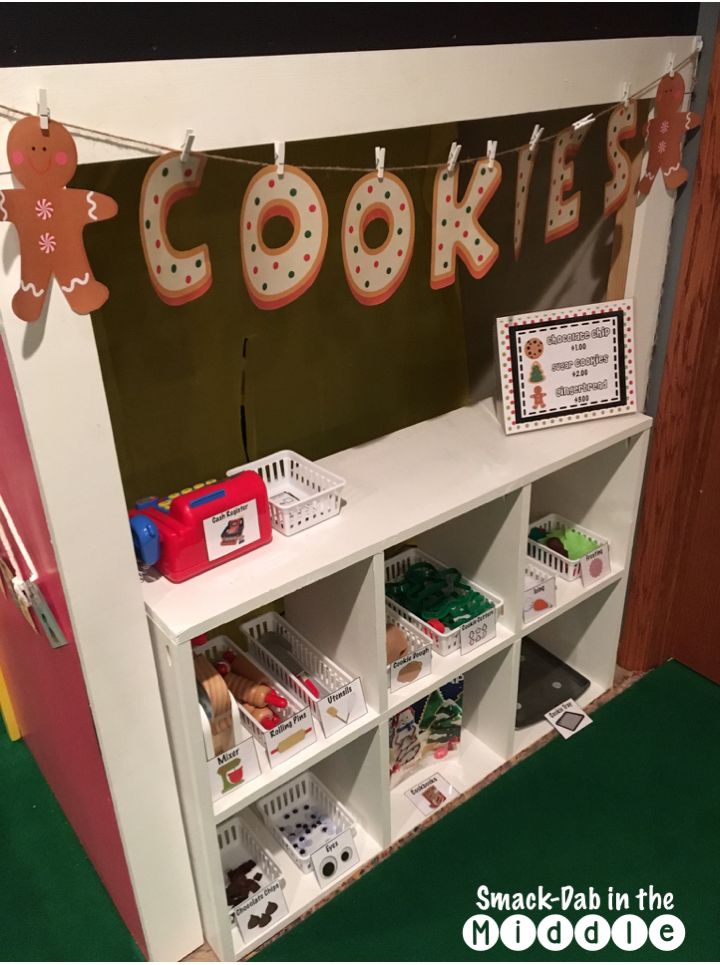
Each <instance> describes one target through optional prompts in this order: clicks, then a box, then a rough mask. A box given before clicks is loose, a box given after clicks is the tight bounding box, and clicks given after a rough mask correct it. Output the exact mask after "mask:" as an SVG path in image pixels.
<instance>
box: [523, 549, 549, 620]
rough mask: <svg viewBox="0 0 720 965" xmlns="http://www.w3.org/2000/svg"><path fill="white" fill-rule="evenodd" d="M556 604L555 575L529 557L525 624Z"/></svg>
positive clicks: (526, 566) (526, 580)
mask: <svg viewBox="0 0 720 965" xmlns="http://www.w3.org/2000/svg"><path fill="white" fill-rule="evenodd" d="M556 602H557V582H556V579H555V574H554V573H553V572H552V570H548V569H546V568H545V567H544V566H540V564H539V563H536V562H535V561H534V560H533V559H532V558H531V557H528V558H527V560H526V561H525V572H524V578H523V622H524V623H530V622H532V620H533V619H534V618H536V617H537V616H539V614H540V613H542V612H543V611H544V610H548V609H552V608H553V607H554V606H555V604H556Z"/></svg>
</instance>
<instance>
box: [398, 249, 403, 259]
mask: <svg viewBox="0 0 720 965" xmlns="http://www.w3.org/2000/svg"><path fill="white" fill-rule="evenodd" d="M398 258H402V248H398Z"/></svg>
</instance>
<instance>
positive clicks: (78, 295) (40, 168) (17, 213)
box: [0, 117, 118, 322]
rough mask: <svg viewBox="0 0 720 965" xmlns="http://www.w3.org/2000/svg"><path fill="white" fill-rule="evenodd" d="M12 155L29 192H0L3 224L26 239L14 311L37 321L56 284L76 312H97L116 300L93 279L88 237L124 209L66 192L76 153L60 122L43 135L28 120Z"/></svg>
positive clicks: (93, 195)
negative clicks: (95, 224)
mask: <svg viewBox="0 0 720 965" xmlns="http://www.w3.org/2000/svg"><path fill="white" fill-rule="evenodd" d="M7 155H8V160H9V162H10V170H11V171H12V173H13V174H14V175H15V177H16V178H17V179H18V181H19V182H20V183H21V185H22V187H21V188H10V189H6V190H5V191H0V221H11V222H12V223H13V224H14V225H15V227H16V229H17V232H18V235H19V238H20V288H19V289H18V291H17V292H16V293H15V295H14V297H13V300H12V307H13V311H14V312H15V314H16V315H17V317H18V318H22V319H23V321H26V322H34V321H35V320H36V319H38V318H39V317H40V314H41V313H42V310H43V306H44V304H45V299H46V298H47V295H48V291H49V289H50V283H51V281H52V279H53V277H54V278H55V279H56V280H57V282H58V284H59V285H60V290H61V291H62V292H63V294H64V295H65V298H66V299H67V302H68V304H69V305H70V307H71V308H72V310H73V311H74V312H77V313H78V314H79V315H87V314H88V313H89V312H93V311H95V310H96V309H98V308H100V306H101V305H104V304H105V302H106V301H107V298H108V294H109V292H108V289H107V288H106V286H105V285H103V284H102V283H101V282H99V281H97V280H96V279H95V277H94V276H93V273H92V269H91V268H90V263H89V262H88V258H87V254H86V253H85V245H84V244H83V236H82V233H83V229H84V227H85V225H88V224H92V223H93V222H94V221H105V220H106V219H107V218H112V217H114V216H115V214H117V209H118V208H117V204H116V203H115V201H113V199H112V198H110V197H108V196H107V195H106V194H98V193H97V192H95V191H87V190H86V189H85V188H68V187H67V184H68V182H69V181H70V179H71V178H72V177H73V175H74V174H75V169H76V168H77V149H76V147H75V142H74V141H73V139H72V136H71V134H70V132H69V131H68V130H67V129H66V128H65V127H63V125H62V124H58V123H57V121H49V123H48V129H47V131H43V130H42V129H41V127H40V120H39V118H37V117H24V118H22V120H20V121H18V122H17V123H16V124H14V125H13V126H12V128H11V130H10V134H9V135H8V140H7Z"/></svg>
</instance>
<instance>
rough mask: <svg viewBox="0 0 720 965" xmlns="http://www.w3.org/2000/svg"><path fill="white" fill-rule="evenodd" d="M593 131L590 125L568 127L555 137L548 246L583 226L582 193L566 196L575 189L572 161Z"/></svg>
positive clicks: (551, 172) (546, 228) (548, 213)
mask: <svg viewBox="0 0 720 965" xmlns="http://www.w3.org/2000/svg"><path fill="white" fill-rule="evenodd" d="M589 130H590V124H584V125H583V126H582V127H579V128H577V129H575V128H574V127H568V128H566V129H565V130H564V131H560V133H559V134H558V136H557V137H556V138H555V143H554V144H553V156H552V165H551V168H550V192H549V194H548V207H547V218H546V220H545V242H546V243H547V242H548V241H556V240H557V239H558V238H564V237H565V235H569V234H570V233H571V232H572V231H574V230H575V229H576V228H577V226H578V225H579V224H580V201H581V200H582V199H581V194H580V192H579V191H576V192H575V194H573V195H572V196H571V197H569V198H565V195H566V194H568V192H570V191H572V186H573V179H574V175H575V165H574V164H573V162H572V158H574V157H575V155H576V154H577V152H578V151H579V150H580V147H581V145H582V142H583V141H584V140H585V135H586V134H587V132H588V131H589Z"/></svg>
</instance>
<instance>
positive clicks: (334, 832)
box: [256, 771, 356, 874]
mask: <svg viewBox="0 0 720 965" xmlns="http://www.w3.org/2000/svg"><path fill="white" fill-rule="evenodd" d="M256 806H257V809H258V811H259V812H260V817H261V818H262V819H263V821H264V822H265V824H266V825H267V827H268V828H269V829H270V833H271V834H272V835H273V837H274V838H275V839H276V840H277V841H278V842H279V843H280V844H281V845H282V847H283V848H284V849H285V851H287V853H288V854H289V855H290V857H291V858H292V860H293V861H294V862H295V864H296V865H297V866H298V868H300V870H301V871H302V872H303V873H305V874H307V873H308V872H309V871H310V870H311V868H312V860H311V855H312V853H313V852H314V851H317V849H318V848H321V847H322V846H323V845H324V844H327V843H328V842H329V841H331V840H332V839H333V838H335V837H337V836H338V835H339V834H341V833H342V832H343V831H351V832H352V834H353V835H354V834H355V833H356V828H355V822H354V821H353V819H352V818H351V817H350V814H349V813H348V812H347V811H346V810H345V808H344V807H343V806H342V804H340V802H339V801H337V800H336V798H334V797H333V795H332V794H331V793H330V791H328V789H327V788H326V787H325V785H324V784H322V783H321V782H320V781H319V780H318V779H317V778H316V777H315V775H314V774H313V773H312V771H306V772H305V773H304V774H300V776H299V777H296V778H295V780H294V781H288V783H287V784H284V785H283V786H282V787H280V788H278V789H277V791H273V792H272V793H271V794H268V795H266V796H265V797H263V798H260V800H259V801H258V802H257V805H256ZM323 818H324V820H321V819H323Z"/></svg>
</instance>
